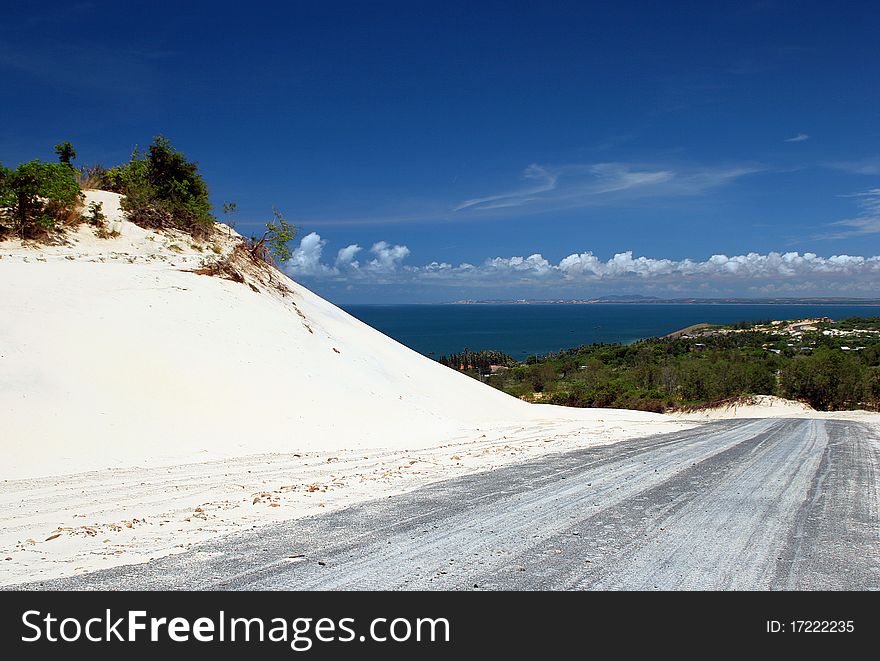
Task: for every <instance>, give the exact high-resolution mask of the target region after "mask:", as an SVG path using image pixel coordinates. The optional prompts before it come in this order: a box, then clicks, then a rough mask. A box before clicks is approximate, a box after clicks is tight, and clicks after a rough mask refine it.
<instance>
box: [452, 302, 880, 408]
mask: <svg viewBox="0 0 880 661" xmlns="http://www.w3.org/2000/svg"><path fill="white" fill-rule="evenodd" d="M823 326H825V327H827V328H824V329H820V330H818V331H812V332H805V333H802V334H794V333H791V332H788V331H784V330H773V331H756V330H749V329H750V328H753V324H736V325H734V327H735V328H738V330H736V331H733V330H729V329H726V330H714V329H713V330H705V331H702V332H700V333H699V334H696V335H691V336H685V337H675V338H672V337H668V338H651V339H646V340H642V341H640V342H636V343H634V344H630V345H621V344H592V345H588V346H582V347H578V348H575V349H569V350H566V351H561V352H558V353H554V354H549V355H546V356H542V357H538V356H531V357H529V358H528V359H527V360H526V361H524V362H523V363H508V364H512V367H511V368H510V369H508V370H501V371H497V372H496V373H493V374H491V376H487V377H486V378H485V380H486V381H487V382H488V383H490V384H491V385H493V386H495V387H496V388H499V389H500V390H503V391H505V392H507V393H509V394H511V395H513V396H515V397H521V398H522V399H526V400H528V401H540V402H545V403H552V404H561V405H564V406H579V407H611V408H628V409H640V410H645V411H655V412H663V411H666V410H670V409H676V408H687V407H692V406H701V405H706V404H711V403H716V402H720V401H723V400H726V399H732V398H736V397H744V396H749V395H778V396H781V397H786V398H788V399H796V400H801V401H805V402H807V403H809V404H810V405H811V406H813V407H814V408H817V409H822V410H834V409H854V408H868V409H877V408H880V333H877V332H874V333H872V332H870V331H872V330H875V331H876V330H878V329H880V318H871V319H857V320H855V319H847V320H844V321H842V322H837V323H836V324H823ZM829 328H831V329H834V330H829ZM823 330H825V331H826V332H829V333H834V334H831V335H829V334H823V332H822V331H823ZM480 354H487V355H493V354H497V352H478V353H470V352H467V351H465V352H464V353H463V354H455V355H453V356H451V357H450V358H447V357H445V356H444V357H441V361H440V362H442V363H443V364H445V365H448V366H450V367H453V368H455V369H461V370H462V371H465V372H466V373H468V374H470V375H471V376H474V377H475V378H477V377H480V378H482V376H483V375H486V374H488V371H486V370H485V369H484V366H483V365H481V364H480V363H479V361H477V360H472V359H470V358H468V356H477V355H480ZM499 362H500V361H499ZM493 364H499V363H496V362H495V361H493Z"/></svg>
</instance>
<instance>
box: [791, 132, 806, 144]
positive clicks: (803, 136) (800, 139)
mask: <svg viewBox="0 0 880 661" xmlns="http://www.w3.org/2000/svg"><path fill="white" fill-rule="evenodd" d="M809 139H810V136H809V135H807V134H806V133H798V134H797V135H793V136H792V137H790V138H786V139H785V141H786V142H805V141H807V140H809Z"/></svg>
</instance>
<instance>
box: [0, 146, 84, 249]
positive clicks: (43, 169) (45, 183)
mask: <svg viewBox="0 0 880 661" xmlns="http://www.w3.org/2000/svg"><path fill="white" fill-rule="evenodd" d="M81 204H82V193H81V192H80V189H79V184H78V183H77V181H76V171H75V170H74V169H73V168H72V167H71V166H70V165H68V164H67V163H43V162H42V161H30V162H28V163H22V164H21V165H19V166H18V167H17V168H16V169H15V170H9V169H7V168H3V167H2V166H0V236H3V235H4V234H7V233H15V234H17V235H18V236H19V237H20V238H21V239H35V238H41V237H44V236H46V235H47V234H48V233H49V232H50V231H51V230H52V229H53V228H54V227H55V226H56V224H57V223H64V222H76V221H79V220H80V218H81V217H80V215H79V213H78V211H77V208H78V207H79V206H80V205H81Z"/></svg>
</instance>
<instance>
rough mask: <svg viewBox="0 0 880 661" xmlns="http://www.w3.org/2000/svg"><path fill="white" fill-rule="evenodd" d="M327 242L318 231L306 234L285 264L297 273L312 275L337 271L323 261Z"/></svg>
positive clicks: (288, 268)
mask: <svg viewBox="0 0 880 661" xmlns="http://www.w3.org/2000/svg"><path fill="white" fill-rule="evenodd" d="M326 243H327V242H326V241H324V240H323V239H322V238H321V237H320V236H319V235H318V233H317V232H312V233H311V234H306V235H305V236H304V237H303V238H302V239H301V240H300V242H299V246H298V247H297V248H295V249H294V250H293V254H292V255H291V257H290V259H289V260H288V261H287V263H286V264H285V269H286V270H288V271H289V272H291V273H296V274H297V275H312V276H317V275H327V274H330V273H333V272H335V269H333V268H332V267H329V266H327V265H326V264H323V263H322V262H321V254H322V253H323V251H324V245H325V244H326Z"/></svg>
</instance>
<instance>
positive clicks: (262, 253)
mask: <svg viewBox="0 0 880 661" xmlns="http://www.w3.org/2000/svg"><path fill="white" fill-rule="evenodd" d="M272 213H273V214H274V215H275V218H274V220H270V221H269V222H268V223H266V231H265V232H264V233H263V236H262V237H261V238H259V239H258V238H257V237H255V236H252V237H251V239H250V246H249V248H250V251H251V254H252V255H253V256H254V257H257V258H259V259H262V260H263V261H266V262H269V263H277V262H286V261H287V260H288V259H290V258H291V256H292V253H291V250H290V246H289V245H288V244H289V243H290V242H291V241H293V239H294V238H295V237H296V233H297V232H298V231H299V228H298V227H296V225H293V224H291V223H289V222H287V220H285V219H284V216H282V215H281V212H280V211H278V209H276V208H274V207H273V208H272Z"/></svg>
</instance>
